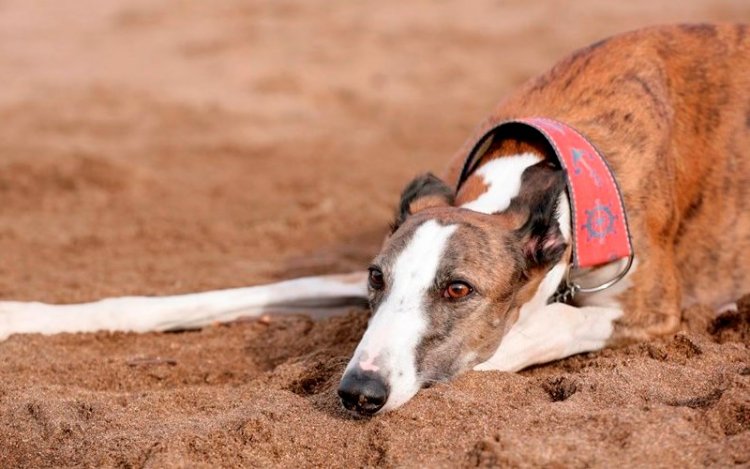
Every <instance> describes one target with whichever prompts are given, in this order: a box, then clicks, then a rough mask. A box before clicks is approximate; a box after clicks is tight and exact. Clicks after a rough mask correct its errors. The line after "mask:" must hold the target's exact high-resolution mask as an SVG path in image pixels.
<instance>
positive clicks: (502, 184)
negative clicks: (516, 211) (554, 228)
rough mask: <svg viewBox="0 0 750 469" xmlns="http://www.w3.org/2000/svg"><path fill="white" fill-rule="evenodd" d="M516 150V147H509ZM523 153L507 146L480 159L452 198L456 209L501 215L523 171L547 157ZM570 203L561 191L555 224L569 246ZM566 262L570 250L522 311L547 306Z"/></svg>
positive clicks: (535, 150)
mask: <svg viewBox="0 0 750 469" xmlns="http://www.w3.org/2000/svg"><path fill="white" fill-rule="evenodd" d="M511 148H519V146H516V147H511ZM520 148H523V149H524V150H527V151H524V152H521V153H516V154H507V151H508V147H507V146H506V147H505V148H502V149H495V151H491V152H488V156H485V157H484V158H482V161H481V162H480V165H479V167H478V168H477V169H476V170H475V171H474V172H473V173H472V174H471V175H470V176H469V178H468V179H467V180H466V182H465V183H464V184H463V185H462V187H461V190H460V191H459V193H458V194H457V195H456V206H458V207H461V208H464V209H467V210H473V211H476V212H481V213H486V214H496V213H502V212H504V211H505V210H507V209H508V208H509V207H510V204H511V201H512V200H513V199H514V198H515V197H517V196H518V195H519V192H520V190H521V180H522V176H523V173H524V171H525V170H526V169H527V168H528V167H530V166H532V165H535V164H537V163H539V162H540V161H542V160H543V159H545V158H546V157H547V156H546V155H545V154H544V153H543V152H542V151H539V149H538V148H535V147H531V146H524V147H520ZM570 210H571V207H570V201H569V200H568V196H567V194H566V192H565V191H563V192H562V193H561V194H560V200H559V203H558V210H557V223H558V224H559V226H560V231H561V232H562V235H563V237H564V239H565V242H566V243H568V245H569V246H570V244H571V241H572V239H571V236H572V235H571V213H570ZM569 263H570V248H568V251H567V252H566V253H565V256H563V259H562V260H561V261H560V263H558V264H557V265H556V266H555V267H554V268H553V269H551V270H550V271H549V272H548V273H547V275H546V276H545V278H544V280H543V281H542V283H541V284H540V285H539V288H538V290H537V291H536V293H535V294H534V296H533V298H532V299H531V300H530V301H529V302H528V303H527V304H525V305H524V308H526V309H528V308H531V309H534V308H539V307H541V306H543V305H544V304H546V303H547V301H548V299H549V298H550V297H551V296H552V295H554V294H555V292H556V291H557V289H558V287H559V285H560V284H561V283H562V281H563V278H564V276H565V273H566V272H567V269H568V265H569Z"/></svg>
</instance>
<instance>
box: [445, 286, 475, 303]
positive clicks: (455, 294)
mask: <svg viewBox="0 0 750 469" xmlns="http://www.w3.org/2000/svg"><path fill="white" fill-rule="evenodd" d="M473 292H474V289H473V288H472V287H471V285H469V284H468V283H466V282H451V283H449V284H448V286H447V287H445V291H444V292H443V297H445V298H449V299H451V300H459V299H461V298H465V297H467V296H469V295H471V294H472V293H473Z"/></svg>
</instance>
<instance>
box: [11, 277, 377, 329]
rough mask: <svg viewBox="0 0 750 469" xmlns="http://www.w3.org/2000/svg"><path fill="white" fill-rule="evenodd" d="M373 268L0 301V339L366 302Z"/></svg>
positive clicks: (191, 325)
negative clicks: (75, 299)
mask: <svg viewBox="0 0 750 469" xmlns="http://www.w3.org/2000/svg"><path fill="white" fill-rule="evenodd" d="M366 281H367V273H366V272H357V273H354V274H347V275H327V276H317V277H305V278H299V279H295V280H287V281H283V282H278V283H273V284H268V285H260V286H254V287H245V288H232V289H227V290H215V291H208V292H202V293H191V294H186V295H175V296H162V297H119V298H107V299H104V300H100V301H96V302H92V303H81V304H70V305H50V304H45V303H36V302H16V301H2V302H0V340H4V339H6V338H7V337H8V336H10V335H11V334H16V333H41V334H56V333H59V332H93V331H101V330H106V331H133V332H148V331H167V330H181V329H195V328H199V327H202V326H205V325H208V324H212V323H217V322H228V321H233V320H236V319H238V318H243V317H257V316H260V315H261V314H263V313H265V312H289V311H291V312H315V310H320V309H325V310H330V309H332V308H341V307H344V306H347V305H349V306H351V305H355V304H364V303H365V302H366V299H367V287H366Z"/></svg>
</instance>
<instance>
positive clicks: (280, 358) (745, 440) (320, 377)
mask: <svg viewBox="0 0 750 469" xmlns="http://www.w3.org/2000/svg"><path fill="white" fill-rule="evenodd" d="M678 21H745V22H747V21H750V3H748V2H747V1H746V0H735V1H727V0H710V1H683V2H654V1H646V0H634V1H628V2H599V1H593V0H585V1H577V2H553V1H549V2H541V1H537V2H531V1H485V0H481V1H472V2H460V1H438V2H430V1H411V2H396V1H387V2H386V1H380V2H350V1H328V2H302V1H294V2H290V1H265V2H260V1H251V2H245V1H240V0H217V1H211V2H202V1H178V0H168V1H165V0H148V1H143V0H137V1H123V0H108V1H97V0H77V1H72V2H60V1H55V0H44V1H43V0H34V1H29V0H0V83H1V86H0V122H1V123H2V124H1V125H0V298H2V299H14V300H40V301H47V302H78V301H87V300H93V299H97V298H101V297H106V296H114V295H128V294H170V293H178V292H189V291H196V290H202V289H212V288H223V287H231V286H243V285H249V284H255V283H261V282H268V281H273V280H277V279H281V278H287V277H293V276H299V275H305V274H315V273H325V272H339V271H350V270H356V269H361V268H362V267H364V266H366V265H367V262H368V260H369V258H370V257H371V256H372V255H373V254H374V253H375V252H376V250H377V248H378V246H379V242H380V238H381V236H382V235H383V233H384V231H385V229H386V227H387V225H388V223H389V222H390V218H391V215H392V211H393V207H394V206H395V203H396V201H397V195H398V193H399V191H400V189H401V188H402V186H403V185H404V184H405V183H406V182H407V181H408V180H409V179H410V178H411V177H412V176H413V175H415V174H416V173H418V172H422V171H425V170H439V169H440V168H441V167H442V165H444V164H445V163H446V162H447V158H448V157H449V156H450V155H451V154H452V152H453V151H454V150H455V149H456V148H457V147H458V146H459V145H460V144H461V143H462V141H463V139H464V138H466V137H467V136H468V134H469V132H470V131H471V129H472V128H473V126H474V125H476V124H477V123H479V122H480V121H481V120H482V118H483V117H484V116H485V115H486V114H487V113H488V112H489V110H490V109H491V108H492V106H493V105H494V104H495V103H496V102H497V101H498V100H499V99H500V97H501V96H503V94H504V93H506V92H507V91H508V90H510V89H512V87H513V86H515V85H518V84H519V83H520V82H522V81H523V80H525V79H527V78H529V77H531V76H533V75H535V74H537V73H540V72H542V71H544V70H545V69H547V68H549V67H550V66H551V65H552V64H553V63H554V62H555V61H557V60H559V59H560V58H562V57H563V56H564V55H566V54H567V53H569V52H571V51H573V50H574V49H576V48H578V47H581V46H584V45H586V44H588V43H590V42H593V41H595V40H598V39H601V38H602V37H605V36H609V35H612V34H615V33H618V32H622V31H626V30H629V29H634V28H637V27H642V26H646V25H652V24H658V23H664V22H678ZM748 314H750V313H746V314H745V315H744V316H743V315H738V316H736V317H734V319H731V318H730V319H731V320H727V321H729V322H726V321H725V322H722V323H721V324H713V325H709V329H710V331H711V332H712V334H701V333H698V332H691V333H689V334H687V335H683V334H681V335H678V336H675V337H670V338H666V339H664V340H660V341H655V342H654V343H652V344H642V345H638V346H633V347H630V348H626V349H622V350H617V351H605V352H603V353H600V354H592V355H591V356H585V357H575V358H572V359H569V360H564V361H562V362H560V363H556V364H552V365H549V366H546V367H540V368H537V369H535V370H531V371H528V372H524V373H521V374H518V375H506V374H501V373H486V374H478V373H470V374H468V375H467V376H466V377H464V378H461V379H459V380H458V382H456V383H454V384H451V385H444V386H443V385H441V386H436V387H434V388H432V389H430V390H427V391H425V392H423V393H421V394H420V396H419V397H418V398H416V399H415V400H414V401H413V402H412V403H410V404H409V405H408V406H407V407H406V408H405V409H404V410H403V411H400V412H397V413H395V414H393V415H388V416H385V417H381V418H375V419H372V420H366V421H365V420H352V419H350V418H349V417H348V416H347V415H346V414H344V413H343V412H341V411H340V410H339V408H338V404H337V400H336V398H335V395H334V393H333V391H332V389H333V387H334V386H335V383H336V380H337V379H338V376H339V374H340V371H341V370H342V369H343V364H344V362H345V360H346V358H347V355H348V354H349V353H350V351H351V350H352V348H353V346H354V344H355V343H356V340H357V335H358V334H361V331H362V327H363V325H364V320H365V318H364V316H365V314H364V312H361V311H359V312H358V311H353V312H352V313H350V315H348V316H346V317H344V318H337V319H331V320H326V321H323V322H321V323H311V322H309V321H307V320H305V319H303V318H292V319H289V320H279V321H274V322H272V323H271V324H270V325H269V324H259V323H243V324H235V325H231V326H221V327H214V328H208V329H206V330H204V331H200V332H193V333H185V334H148V335H143V336H136V335H130V334H81V335H61V336H57V337H48V338H45V337H39V336H14V337H12V338H11V339H9V340H8V341H6V342H4V343H0V466H2V467H11V466H16V467H17V466H25V465H34V466H39V465H53V466H60V465H107V466H112V465H120V466H129V467H130V466H144V465H145V466H157V467H164V466H194V465H207V466H213V465H217V464H222V465H238V464H247V465H270V464H275V465H286V466H290V465H297V464H299V463H307V464H310V465H323V464H327V463H331V464H337V465H339V464H341V465H350V466H351V465H372V464H387V465H406V466H414V465H421V464H437V465H446V464H448V465H475V464H481V465H493V464H499V465H520V466H524V465H530V464H532V465H533V464H552V465H554V464H559V465H563V466H573V467H576V466H586V465H599V466H602V465H613V464H619V463H624V462H633V463H641V464H649V465H654V466H659V465H666V464H679V465H688V466H689V465H694V466H699V465H704V464H708V465H727V464H731V463H748V461H750V454H749V453H750V450H748V448H750V437H749V432H748V431H747V430H748V428H749V426H750V392H749V391H748V389H749V386H750V377H748V375H749V374H750V371H748V366H750V363H749V362H750V359H749V356H750V353H749V352H748V345H747V343H748V342H747V341H748V338H747V330H746V329H743V327H744V328H746V327H747V323H746V321H747V317H748ZM732 321H734V322H732ZM743 321H745V322H743ZM699 329H700V328H699ZM703 329H705V328H703ZM696 330H697V329H696ZM743 331H744V332H743ZM154 357H160V360H161V361H160V360H156V359H155V358H154ZM165 357H166V358H165ZM571 391H572V392H571ZM555 396H557V397H560V396H564V399H557V398H556V397H555Z"/></svg>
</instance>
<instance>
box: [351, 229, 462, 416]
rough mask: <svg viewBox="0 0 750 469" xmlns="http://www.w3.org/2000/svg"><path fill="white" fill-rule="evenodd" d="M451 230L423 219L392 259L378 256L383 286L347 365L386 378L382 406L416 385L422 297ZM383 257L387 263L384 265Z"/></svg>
mask: <svg viewBox="0 0 750 469" xmlns="http://www.w3.org/2000/svg"><path fill="white" fill-rule="evenodd" d="M455 230H456V226H455V225H447V226H446V225H442V224H440V223H438V222H437V221H435V220H428V221H426V222H425V223H423V224H421V225H420V226H419V227H418V228H417V229H416V230H415V231H414V232H413V235H412V236H411V237H410V239H408V240H407V241H406V243H405V245H403V249H402V250H401V251H400V252H399V253H398V254H397V257H396V258H395V260H392V259H382V260H381V261H380V262H382V263H383V270H384V273H385V276H386V277H387V279H388V280H387V285H388V286H387V288H386V289H385V290H384V291H383V292H382V293H380V294H378V293H374V295H380V296H381V297H380V298H378V299H377V300H376V302H377V304H376V305H374V306H375V308H376V309H375V310H374V312H373V317H372V319H371V320H370V324H369V326H368V328H367V331H366V332H365V335H364V337H362V341H361V342H360V344H359V346H358V347H357V350H356V351H355V353H354V356H353V357H352V360H351V362H350V363H349V366H348V367H347V370H348V369H350V368H353V367H359V368H360V369H362V370H364V371H372V372H377V373H379V374H380V375H381V376H383V377H384V378H385V379H386V380H387V384H388V387H389V389H390V395H389V397H388V401H387V402H386V405H385V406H384V408H383V410H388V409H390V408H394V407H398V406H399V405H401V404H403V403H404V402H406V401H408V400H409V399H410V398H411V397H412V396H413V395H414V394H416V392H417V391H418V390H419V389H420V387H421V383H420V382H419V380H418V377H417V367H416V362H415V361H416V349H417V346H418V345H419V343H420V341H421V340H422V336H423V333H424V331H425V329H426V327H427V324H428V318H427V312H426V311H425V297H426V296H427V294H428V292H429V291H430V290H431V289H432V288H433V284H434V282H435V274H436V272H437V269H438V266H439V264H440V260H441V258H442V255H443V251H444V250H445V247H446V245H447V244H448V240H449V239H450V237H451V235H452V234H453V233H454V232H455ZM394 242H395V243H397V244H401V243H402V242H403V241H402V240H401V239H395V240H394ZM386 263H390V264H391V265H390V266H389V267H386V266H385V264H386Z"/></svg>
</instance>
